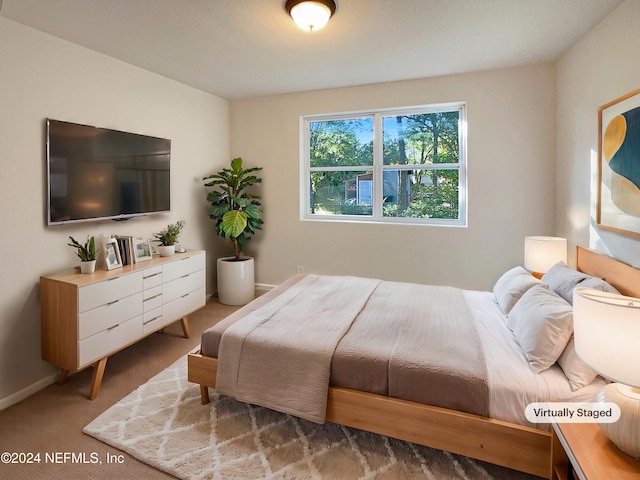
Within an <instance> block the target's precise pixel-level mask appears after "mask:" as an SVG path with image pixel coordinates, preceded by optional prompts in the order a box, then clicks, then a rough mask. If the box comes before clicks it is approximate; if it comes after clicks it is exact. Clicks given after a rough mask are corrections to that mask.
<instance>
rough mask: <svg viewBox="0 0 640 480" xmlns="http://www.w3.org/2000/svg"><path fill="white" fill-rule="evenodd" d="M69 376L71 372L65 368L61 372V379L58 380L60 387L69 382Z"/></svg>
mask: <svg viewBox="0 0 640 480" xmlns="http://www.w3.org/2000/svg"><path fill="white" fill-rule="evenodd" d="M68 376H69V370H65V369H64V368H63V369H62V370H60V378H59V379H58V385H62V384H63V383H64V382H66V381H67V377H68Z"/></svg>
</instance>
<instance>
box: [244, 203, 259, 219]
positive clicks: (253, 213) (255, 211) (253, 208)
mask: <svg viewBox="0 0 640 480" xmlns="http://www.w3.org/2000/svg"><path fill="white" fill-rule="evenodd" d="M244 213H245V214H246V215H247V217H248V218H255V219H257V218H260V209H259V208H258V206H257V205H256V204H255V203H250V204H248V205H247V206H246V207H244Z"/></svg>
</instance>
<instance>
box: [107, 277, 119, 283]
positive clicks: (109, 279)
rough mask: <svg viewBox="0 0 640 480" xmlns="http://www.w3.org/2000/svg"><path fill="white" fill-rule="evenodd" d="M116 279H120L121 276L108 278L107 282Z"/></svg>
mask: <svg viewBox="0 0 640 480" xmlns="http://www.w3.org/2000/svg"><path fill="white" fill-rule="evenodd" d="M114 280H120V277H113V278H107V282H113V281H114Z"/></svg>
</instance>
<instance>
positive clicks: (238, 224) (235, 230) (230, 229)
mask: <svg viewBox="0 0 640 480" xmlns="http://www.w3.org/2000/svg"><path fill="white" fill-rule="evenodd" d="M220 226H221V228H222V231H223V232H224V236H225V238H230V237H238V236H240V234H241V233H242V232H243V231H244V229H245V227H246V226H247V216H246V214H245V213H244V212H243V211H241V210H231V211H229V212H227V213H225V214H224V215H223V217H222V223H221V224H220Z"/></svg>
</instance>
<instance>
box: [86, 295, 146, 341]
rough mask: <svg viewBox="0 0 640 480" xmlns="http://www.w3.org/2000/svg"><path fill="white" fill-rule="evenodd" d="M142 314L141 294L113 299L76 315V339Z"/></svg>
mask: <svg viewBox="0 0 640 480" xmlns="http://www.w3.org/2000/svg"><path fill="white" fill-rule="evenodd" d="M141 314H142V294H141V293H136V294H133V295H130V296H128V297H125V298H121V299H118V300H114V301H113V302H111V303H107V304H106V305H101V306H99V307H97V308H94V309H93V310H88V311H86V312H83V313H81V314H80V315H78V339H79V340H82V339H84V338H87V337H90V336H91V335H94V334H95V333H98V332H100V331H102V330H105V329H107V328H110V327H113V326H114V325H117V324H118V323H122V322H124V321H127V320H128V319H130V318H133V317H137V316H138V315H141Z"/></svg>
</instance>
